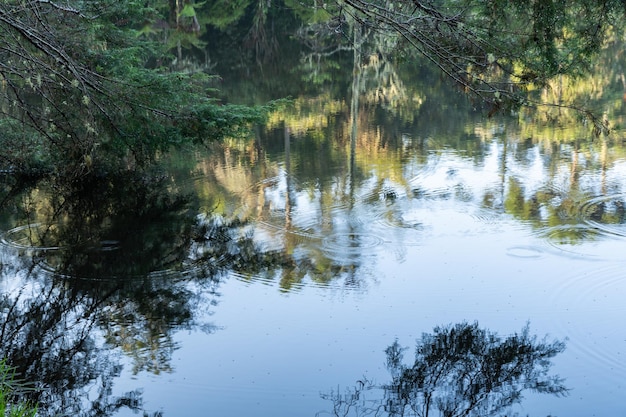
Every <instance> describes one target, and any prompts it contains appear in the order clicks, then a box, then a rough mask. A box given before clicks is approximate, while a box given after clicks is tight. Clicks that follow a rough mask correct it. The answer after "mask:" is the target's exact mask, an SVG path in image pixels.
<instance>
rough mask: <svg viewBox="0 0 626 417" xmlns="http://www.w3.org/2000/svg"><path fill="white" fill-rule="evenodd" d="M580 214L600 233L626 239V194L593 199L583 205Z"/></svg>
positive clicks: (586, 222)
mask: <svg viewBox="0 0 626 417" xmlns="http://www.w3.org/2000/svg"><path fill="white" fill-rule="evenodd" d="M580 213H581V216H582V217H583V219H584V222H585V224H587V225H589V226H590V227H593V228H594V229H596V230H597V231H598V232H599V233H601V234H606V235H610V236H617V237H620V238H624V237H626V194H614V195H607V196H601V197H596V198H592V199H590V200H588V201H586V202H585V203H583V204H582V205H581V208H580Z"/></svg>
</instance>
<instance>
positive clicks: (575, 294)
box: [550, 264, 626, 380]
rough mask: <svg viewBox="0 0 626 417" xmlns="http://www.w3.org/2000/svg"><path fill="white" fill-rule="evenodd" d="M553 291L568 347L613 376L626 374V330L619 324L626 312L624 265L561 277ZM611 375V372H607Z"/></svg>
mask: <svg viewBox="0 0 626 417" xmlns="http://www.w3.org/2000/svg"><path fill="white" fill-rule="evenodd" d="M550 293H551V294H553V300H552V305H553V306H554V308H556V309H558V310H560V311H563V312H565V313H566V314H559V315H558V316H559V317H562V319H561V322H560V323H558V327H560V328H563V329H565V333H566V334H568V335H569V337H570V339H571V342H570V344H571V345H569V346H568V349H571V350H573V351H574V352H575V353H577V354H578V355H577V356H579V357H580V359H581V361H585V362H586V363H589V362H591V363H592V365H593V366H595V367H597V368H603V369H607V368H608V369H610V370H611V373H610V375H611V377H613V378H617V379H618V380H623V378H624V377H626V362H625V361H624V358H623V354H624V353H626V352H624V351H620V346H621V347H622V349H623V348H624V347H625V346H626V332H624V329H623V328H622V327H621V326H619V323H620V322H621V319H622V318H623V317H624V316H625V315H626V304H625V303H624V302H623V300H624V299H626V278H625V276H624V272H623V266H622V265H620V264H618V265H613V266H610V267H605V268H602V269H596V270H591V271H586V272H583V273H580V274H578V275H576V276H574V277H571V278H568V279H564V280H561V281H560V282H559V283H558V285H557V286H556V288H553V289H551V290H550ZM607 376H608V375H607Z"/></svg>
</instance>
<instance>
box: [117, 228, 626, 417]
mask: <svg viewBox="0 0 626 417" xmlns="http://www.w3.org/2000/svg"><path fill="white" fill-rule="evenodd" d="M466 220H467V221H468V222H469V223H470V224H466V229H476V230H478V229H480V222H479V221H474V224H473V225H472V224H471V223H472V221H471V220H469V219H467V218H466ZM440 226H443V225H442V224H435V225H434V226H433V227H434V228H435V229H436V230H438V231H440V233H434V234H433V235H432V236H431V237H430V239H431V241H430V242H429V244H428V245H424V246H415V247H413V248H408V249H407V250H408V251H409V252H410V253H409V256H406V258H405V259H404V260H403V261H402V262H398V259H397V257H396V256H395V255H394V254H393V253H392V252H391V251H390V250H389V249H390V248H389V247H380V248H379V249H380V250H379V252H378V256H377V258H376V260H373V259H371V262H370V263H369V265H368V266H369V267H370V268H372V269H373V270H374V271H375V275H376V277H377V282H376V283H375V284H374V285H373V286H372V287H371V288H369V290H368V291H364V292H360V291H350V290H349V289H340V288H334V289H326V290H324V289H319V288H317V289H316V288H313V287H311V288H309V289H305V290H303V291H300V292H296V293H292V294H281V292H280V291H279V290H278V288H277V286H276V284H274V285H272V284H271V283H265V285H261V284H260V283H246V282H243V281H240V280H236V279H231V280H229V281H227V282H226V283H225V284H224V285H222V287H221V294H222V297H221V299H220V300H221V301H220V303H219V306H218V307H217V308H216V314H215V315H214V316H213V319H214V320H215V322H216V323H218V324H219V326H221V327H223V329H222V330H220V331H217V332H216V333H215V334H211V335H206V334H202V333H199V332H183V333H179V334H178V335H177V336H176V339H177V341H178V342H179V344H180V346H181V349H180V350H178V351H177V352H176V353H175V355H174V359H173V365H174V368H175V372H174V373H173V374H171V375H167V376H164V377H163V378H164V379H167V380H168V383H167V384H164V385H161V384H162V382H163V380H162V379H160V380H157V379H156V378H155V377H153V376H150V375H139V376H137V377H136V378H137V379H136V380H133V381H129V382H126V383H125V384H124V386H126V385H128V387H131V386H133V384H135V385H139V386H144V399H145V405H146V407H147V409H151V410H155V409H159V408H160V406H161V405H163V406H164V407H165V409H164V411H165V415H181V413H180V410H184V413H183V414H184V415H194V414H198V413H200V412H202V411H203V410H204V411H206V410H211V411H212V412H213V413H214V414H218V415H227V416H236V415H246V414H248V413H250V412H252V411H254V413H255V414H256V415H289V416H313V415H315V412H317V411H321V410H324V409H329V408H330V406H331V405H330V404H328V403H325V402H324V401H321V400H320V399H319V393H320V392H329V391H330V390H333V389H335V390H336V389H337V388H339V389H340V390H342V389H343V388H345V387H348V386H351V385H354V384H355V383H356V381H357V380H358V379H362V378H363V377H364V376H365V377H367V378H369V379H372V380H374V381H376V382H379V383H382V382H385V381H387V378H388V375H387V374H386V371H385V370H384V354H383V350H384V348H385V347H386V346H388V345H389V344H391V343H392V342H393V340H394V338H398V339H399V341H400V343H401V344H402V345H404V346H409V347H411V346H412V345H413V343H414V341H415V340H416V338H418V337H419V335H420V334H421V332H428V331H430V330H431V329H432V328H433V327H434V326H436V325H440V324H447V323H451V322H458V321H463V320H469V321H473V320H478V321H479V323H480V324H481V326H485V327H487V328H489V329H491V330H493V331H496V332H499V333H500V334H508V333H511V332H514V331H518V330H520V329H521V328H522V327H523V326H524V324H525V323H526V322H527V321H530V325H531V332H533V333H536V334H538V335H544V334H549V335H550V338H566V337H568V338H569V341H568V348H567V350H566V352H565V353H564V354H562V355H561V356H559V357H557V359H556V361H555V363H556V365H555V367H554V372H555V373H559V374H560V375H561V376H563V377H566V378H567V384H568V386H570V387H571V388H573V390H574V391H573V392H572V395H571V396H570V397H567V398H564V399H563V398H561V399H559V398H551V397H548V396H534V395H530V396H528V401H526V402H524V405H523V413H524V415H526V413H528V414H530V415H547V414H548V413H553V414H556V415H593V413H594V412H595V411H597V409H598V404H602V405H601V407H600V409H601V410H602V412H603V415H622V414H623V412H624V411H626V408H625V406H624V403H623V401H622V400H621V398H623V393H624V388H625V387H624V386H623V385H621V384H622V382H623V380H625V379H624V378H626V366H625V365H624V363H623V362H622V361H621V356H622V355H623V352H624V348H625V347H626V346H625V342H624V339H625V334H624V332H623V330H622V329H621V328H620V327H619V325H618V326H616V323H618V322H617V321H616V319H618V318H620V317H623V316H624V313H626V307H624V304H623V302H622V300H623V299H624V296H625V295H626V285H625V284H624V282H623V280H622V279H619V278H620V277H621V276H620V273H619V271H620V270H621V269H622V266H623V263H622V262H606V263H604V265H603V266H602V267H600V270H598V267H599V264H598V262H593V261H591V262H590V261H589V260H587V259H586V258H585V257H584V256H567V255H566V254H562V253H558V252H557V251H554V250H552V249H550V248H548V247H546V246H545V245H544V244H543V243H542V242H538V241H537V240H536V239H535V238H533V237H532V236H529V235H528V233H527V232H526V231H524V230H521V229H520V228H517V227H512V226H513V225H512V224H510V223H506V222H505V223H501V224H499V225H498V226H497V227H486V228H484V229H483V230H484V233H471V234H467V233H463V232H462V231H458V230H457V231H456V232H455V231H454V230H453V229H454V228H449V229H447V228H445V227H442V228H441V229H440ZM581 250H584V248H581ZM411 351H412V349H409V351H407V354H406V358H407V359H408V358H410V357H411V353H410V352H411ZM152 407H154V408H152Z"/></svg>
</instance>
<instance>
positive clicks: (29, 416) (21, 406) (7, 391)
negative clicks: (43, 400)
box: [0, 359, 37, 417]
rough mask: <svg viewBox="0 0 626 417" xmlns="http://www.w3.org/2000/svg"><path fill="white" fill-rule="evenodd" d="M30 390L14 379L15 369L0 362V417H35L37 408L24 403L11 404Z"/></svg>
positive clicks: (2, 361)
mask: <svg viewBox="0 0 626 417" xmlns="http://www.w3.org/2000/svg"><path fill="white" fill-rule="evenodd" d="M28 390H32V388H31V387H30V386H29V385H28V384H27V383H26V382H25V381H22V380H20V379H17V378H16V375H15V369H14V368H12V367H11V366H9V365H8V364H7V363H6V360H4V359H3V360H0V416H2V417H5V416H6V417H35V416H36V415H37V407H36V406H33V405H32V404H30V403H28V402H24V401H18V402H15V403H14V402H13V401H12V398H13V397H15V396H16V395H19V394H20V393H24V392H25V391H28Z"/></svg>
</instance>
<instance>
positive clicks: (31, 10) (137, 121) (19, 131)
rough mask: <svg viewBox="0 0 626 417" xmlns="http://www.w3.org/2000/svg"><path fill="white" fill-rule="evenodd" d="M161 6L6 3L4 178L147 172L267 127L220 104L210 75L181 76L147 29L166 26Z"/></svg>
mask: <svg viewBox="0 0 626 417" xmlns="http://www.w3.org/2000/svg"><path fill="white" fill-rule="evenodd" d="M170 3H171V2H170ZM176 3H179V2H176ZM161 6H163V2H159V1H154V2H139V1H124V2H119V1H113V0H104V1H97V2H82V1H69V2H63V3H60V2H58V3H57V2H53V1H44V0H39V1H29V2H23V1H19V0H9V1H5V2H3V3H2V4H0V132H1V133H0V143H1V144H2V149H3V151H2V152H0V164H1V166H0V168H1V169H3V170H5V171H7V170H10V171H18V172H19V171H24V170H26V171H28V170H31V169H33V168H34V167H39V168H40V169H42V170H46V171H47V172H55V173H58V174H63V175H70V176H80V175H84V174H85V173H88V172H92V171H93V170H94V169H100V170H110V169H119V168H122V167H124V166H127V167H128V166H138V165H143V164H146V163H148V162H149V161H151V160H152V159H153V158H154V156H155V155H157V153H158V152H160V151H165V150H167V149H168V148H169V147H170V146H173V145H180V144H182V143H185V142H188V141H196V142H204V141H210V140H217V139H221V138H223V137H224V136H228V135H234V134H238V133H240V132H241V130H242V128H245V127H247V126H248V125H249V124H250V123H252V122H258V121H260V120H262V118H263V115H264V109H252V108H246V107H241V106H228V105H220V103H218V102H217V101H216V100H215V99H214V98H212V97H211V96H212V94H214V90H212V89H211V88H210V85H211V82H212V77H211V76H210V75H209V74H207V73H206V72H203V71H180V70H179V71H174V70H172V66H171V63H172V62H175V60H176V58H175V57H173V56H171V55H169V54H168V50H167V48H168V42H163V39H159V36H156V35H155V36H146V30H145V28H146V25H147V24H148V23H149V26H150V27H152V28H154V27H157V26H158V25H157V22H163V10H162V9H161V8H160V7H161ZM172 13H173V14H174V17H173V18H172V19H173V20H174V21H175V22H176V23H177V24H180V27H178V29H179V30H178V32H193V31H194V28H195V26H194V25H191V26H190V23H189V22H188V21H184V22H183V21H182V20H181V19H189V18H193V14H192V13H191V9H189V8H188V7H187V8H185V7H183V8H181V9H180V10H178V9H176V10H175V11H174V12H172ZM166 18H167V16H166ZM192 21H193V19H192ZM183 25H184V26H183ZM162 26H164V27H170V28H171V27H172V24H169V23H167V22H164V23H163V25H162ZM173 32H174V31H172V30H170V31H168V34H167V35H168V36H169V37H172V33H173ZM192 35H193V33H192ZM192 35H190V36H192Z"/></svg>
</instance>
